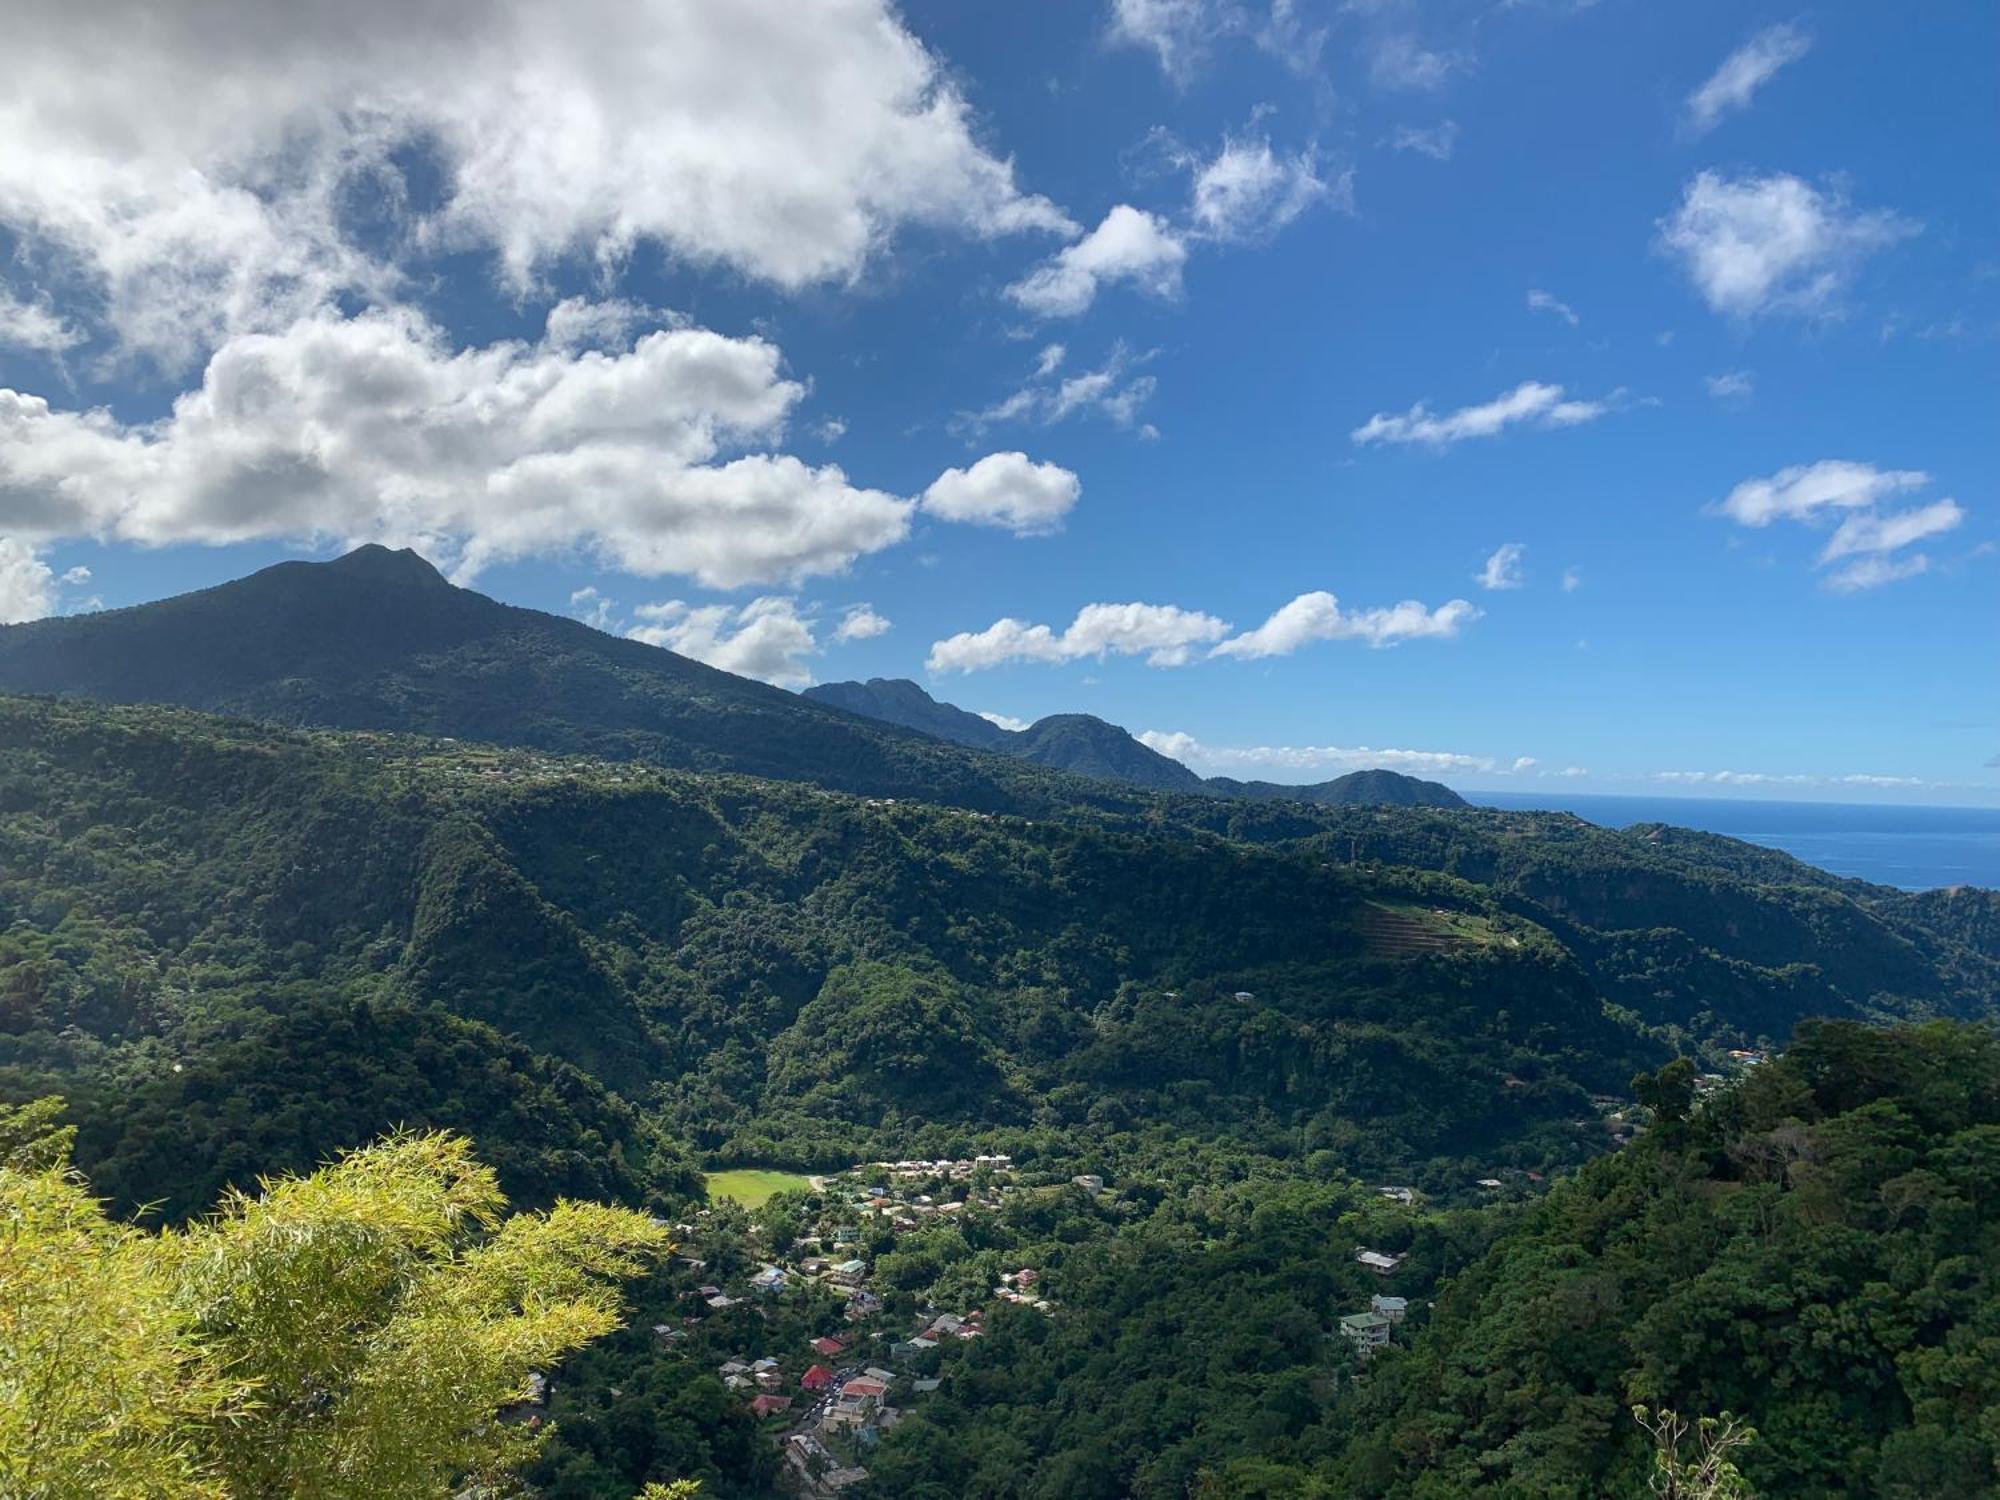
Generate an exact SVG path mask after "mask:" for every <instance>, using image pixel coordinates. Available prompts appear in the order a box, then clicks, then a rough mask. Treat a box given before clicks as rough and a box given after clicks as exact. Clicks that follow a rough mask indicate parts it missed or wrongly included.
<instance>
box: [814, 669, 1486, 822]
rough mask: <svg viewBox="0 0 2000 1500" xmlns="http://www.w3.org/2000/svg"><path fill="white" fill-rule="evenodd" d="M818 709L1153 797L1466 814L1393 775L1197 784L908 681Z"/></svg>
mask: <svg viewBox="0 0 2000 1500" xmlns="http://www.w3.org/2000/svg"><path fill="white" fill-rule="evenodd" d="M805 696H806V697H808V698H811V699H814V700H815V701H817V702H820V703H826V704H831V705H832V706H833V707H835V708H844V709H846V710H847V711H848V712H849V713H855V714H861V715H863V716H865V717H867V718H871V719H880V720H882V721H883V722H884V723H888V724H900V725H902V726H903V727H904V728H906V729H918V730H922V731H923V732H924V733H925V734H933V735H936V736H937V737H938V738H940V739H946V740H953V741H955V742H957V743H958V744H961V745H970V746H973V747H975V748H977V749H980V750H998V751H1001V752H1003V753H1005V754H1008V755H1016V756H1019V757H1020V758H1021V759H1022V760H1027V761H1033V762H1034V763H1035V764H1036V765H1038V766H1049V767H1052V768H1053V769H1055V770H1058V771H1070V772H1073V773H1075V774H1076V775H1079V776H1094V777H1098V778H1101V779H1103V780H1106V781H1122V782H1125V783H1126V784H1128V785H1130V786H1139V787H1147V788H1150V789H1152V790H1155V791H1165V792H1194V793H1200V794H1205V795H1207V796H1210V797H1242V798H1247V799H1251V800H1254V801H1264V802H1311V803H1318V804H1320V805H1322V806H1328V807H1340V806H1353V805H1360V804H1367V805H1370V806H1377V807H1464V806H1465V805H1466V802H1465V799H1464V798H1462V797H1460V796H1459V795H1458V793H1456V792H1454V791H1453V790H1452V789H1451V788H1450V787H1447V786H1441V785H1439V784H1438V783H1437V782H1435V781H1422V780H1419V779H1418V778H1416V777H1414V776H1405V775H1403V774H1401V773H1400V772H1397V771H1387V770H1367V771H1354V772H1351V773H1350V774H1348V775H1346V776H1338V777H1335V778H1334V779H1333V780H1332V781H1321V782H1316V783H1313V784H1310V785H1305V786H1291V785H1286V784H1283V783H1280V782H1274V781H1237V780H1234V779H1232V778H1230V777H1227V776H1208V777H1203V776H1197V775H1196V774H1195V773H1194V772H1193V771H1190V770H1189V769H1188V768H1187V767H1186V766H1184V765H1182V764H1181V763H1180V762H1179V761H1177V760H1174V759H1172V758H1171V757H1169V756H1165V755H1162V754H1161V753H1160V752H1159V751H1157V750H1155V749H1153V748H1152V747H1151V746H1150V745H1147V744H1145V743H1143V742H1142V741H1140V740H1139V739H1137V738H1135V737H1134V736H1133V735H1131V734H1130V733H1128V732H1127V731H1125V730H1123V729H1120V728H1119V727H1118V726H1117V725H1115V724H1107V723H1106V722H1105V721H1104V720H1102V719H1099V718H1095V717H1093V716H1092V715H1090V714H1050V715H1049V716H1048V717H1046V718H1042V719H1037V720H1036V721H1035V722H1034V723H1032V724H1030V725H1029V726H1028V727H1027V728H1025V729H1007V728H1004V727H1002V726H1001V725H998V724H995V723H993V722H992V721H991V720H989V719H986V718H983V717H981V716H980V715H978V714H974V713H967V712H966V711H965V710H964V709H962V708H959V707H956V706H955V705H953V704H950V703H940V702H939V701H938V700H937V699H935V698H933V697H931V695H930V694H929V693H927V692H925V691H924V690H923V688H921V687H920V686H918V685H917V684H916V683H914V682H911V681H910V680H909V679H908V678H906V677H871V678H869V679H868V681H866V682H825V683H821V684H819V685H818V686H817V687H810V688H807V689H806V690H805Z"/></svg>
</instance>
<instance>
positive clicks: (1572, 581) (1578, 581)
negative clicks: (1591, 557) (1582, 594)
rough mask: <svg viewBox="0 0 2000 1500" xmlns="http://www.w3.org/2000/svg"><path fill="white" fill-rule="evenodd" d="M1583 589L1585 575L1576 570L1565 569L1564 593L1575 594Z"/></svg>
mask: <svg viewBox="0 0 2000 1500" xmlns="http://www.w3.org/2000/svg"><path fill="white" fill-rule="evenodd" d="M1582 587H1583V574H1582V573H1580V572H1578V571H1577V570H1576V569H1575V568H1564V569H1563V592H1564V593H1565V594H1574V593H1575V592H1576V591H1577V590H1578V589H1580V588H1582Z"/></svg>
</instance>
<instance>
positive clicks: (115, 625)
mask: <svg viewBox="0 0 2000 1500" xmlns="http://www.w3.org/2000/svg"><path fill="white" fill-rule="evenodd" d="M911 686H912V688H914V684H912V685H911ZM915 691H916V692H917V694H918V696H919V697H921V696H923V695H922V692H921V689H916V690H915ZM0 692H14V693H44V694H55V695H60V696H66V697H79V698H90V699H96V700H99V701H103V702H111V703H171V704H179V705H181V706H183V707H186V708H198V709H205V710H208V711H211V712H216V713H225V714H234V715H237V716H239V717H243V718H253V719H262V720H266V721H269V722H273V723H279V724H293V725H318V726H324V727H328V728H337V729H364V730H376V731H394V732H403V733H414V734H429V735H439V736H449V737H452V738H455V739H461V740H478V741H482V742H485V743H490V744H500V745H518V746H529V747H533V748H536V749H542V750H553V751H563V752H571V753H578V754H587V755H595V756H602V757H606V758H612V759H619V760H641V761H647V762H650V763H652V764H655V765H662V766H671V767H675V768H678V769H684V770H713V771H741V772H745V773H748V774H750V775H756V776H771V777H778V778H782V779H785V780H793V781H811V782H815V783H817V784H819V785H822V786H828V787H835V788H838V789H840V790H843V791H853V792H865V793H868V794H870V795H874V796H887V797H916V798H921V799H923V800H926V801H933V802H944V803H950V804H952V805H955V806H962V807H976V808H981V809H985V810H989V811H1010V812H1024V813H1048V812H1051V811H1054V810H1056V809H1057V808H1059V807H1062V806H1066V805H1069V804H1070V803H1072V802H1075V801H1077V800H1079V799H1088V798H1090V797H1092V796H1093V795H1094V796H1096V797H1098V798H1099V799H1104V798H1109V799H1111V800H1113V801H1116V800H1118V798H1119V793H1118V792H1117V791H1116V790H1115V789H1114V788H1112V787H1102V786H1101V787H1099V788H1097V789H1096V791H1095V792H1094V793H1093V792H1092V791H1091V790H1089V789H1087V788H1081V787H1078V786H1076V785H1071V784H1065V783H1064V782H1063V780H1062V779H1061V778H1057V777H1051V776H1050V775H1048V774H1046V772H1045V771H1041V770H1038V769H1037V767H1046V768H1053V769H1055V770H1057V771H1071V772H1075V773H1078V774H1081V775H1085V776H1089V777H1093V778H1102V779H1106V780H1108V781H1110V782H1112V783H1122V784H1124V785H1129V786H1137V787H1141V788H1147V789H1156V790H1179V791H1187V792H1204V791H1206V792H1213V791H1215V790H1216V788H1212V787H1207V786H1205V785H1204V784H1203V783H1202V782H1201V780H1200V778H1199V777H1197V776H1195V775H1194V773H1193V772H1191V771H1189V770H1187V769H1186V768H1185V767H1184V766H1181V765H1179V764H1178V763H1177V762H1174V761H1170V760H1168V759H1167V758H1166V757H1164V756H1160V755H1155V754H1154V753H1153V752H1152V751H1150V750H1148V749H1146V747H1145V746H1143V745H1141V744H1139V743H1138V742H1137V741H1136V740H1132V739H1131V738H1130V737H1129V736H1126V735H1124V733H1123V731H1120V730H1114V729H1112V728H1111V727H1110V726H1109V725H1104V724H1100V723H1099V722H1098V721H1096V720H1081V719H1079V720H1078V723H1077V725H1075V726H1068V725H1065V724H1061V723H1058V721H1054V720H1050V721H1045V723H1046V724H1048V725H1049V726H1051V727H1050V728H1049V729H1048V732H1047V734H1046V735H1045V736H1042V737H1041V738H1040V739H1038V740H1036V741H1035V742H1034V743H1036V744H1038V745H1042V746H1043V748H1042V749H1041V750H1040V752H1039V753H1034V754H1027V755H1020V754H1017V753H1014V751H1013V746H1012V745H1011V743H1003V742H1001V741H998V740H996V741H993V742H991V743H989V744H980V743H979V742H978V741H977V740H974V739H971V738H968V735H967V734H966V732H965V731H964V726H963V724H962V722H961V721H962V720H965V719H971V720H973V721H975V722H976V723H978V724H981V725H985V724H986V721H985V720H983V719H979V718H977V716H976V715H971V714H959V713H958V711H957V710H950V709H947V708H945V706H944V705H938V704H933V705H932V708H933V709H935V710H937V713H936V715H935V716H934V719H933V721H932V722H908V721H907V719H906V718H905V717H899V716H897V715H895V714H889V715H886V716H885V715H883V714H879V713H871V714H866V715H865V716H862V715H857V714H855V713H851V712H840V711H837V710H836V709H835V708H833V707H830V706H828V705H827V704H825V703H822V702H818V701H810V700H808V699H806V698H802V697H800V696H799V695H798V694H795V693H789V692H785V691H783V690H782V689H779V688H774V687H769V686H767V685H765V684H764V683H760V682H753V681H751V680H750V679H748V678H744V677H738V676H735V675H734V674H732V673H729V672H723V671H718V670H717V669H715V668H713V667H709V666H704V665H703V664H702V663H700V662H696V661H691V660H689V659H688V658H686V657H684V656H680V655H677V654H676V653H674V652H672V651H667V650H663V649H661V648H660V647H657V646H649V645H646V644H644V643H643V642H640V641H633V640H626V639H624V638H622V637H619V636H613V635H608V634H606V633H605V632H603V631H600V630H595V629H592V628H591V627H590V626H588V625H585V624H583V623H581V622H580V621H577V620H569V619H564V618H562V617H560V616H557V615H551V614H546V613H543V612H542V611H539V610H532V609H521V608H517V607H515V606H512V605H506V604H501V603H498V602H497V601H495V600H492V599H489V598H487V597H486V596H485V595H483V594H479V593H475V592H474V591H472V590H470V589H465V588H459V587H456V586H454V585H453V584H451V583H450V582H449V581H447V580H446V579H445V578H444V577H443V575H442V574H440V573H439V572H438V571H437V570H436V569H435V568H434V567H432V566H431V565H430V564H429V563H428V562H426V561H425V560H424V559H423V558H421V557H419V556H418V555H417V554H416V553H414V552H411V551H408V550H404V551H390V550H389V549H388V548H385V547H379V546H365V547H361V548H358V549H356V550H355V551H353V552H350V553H348V554H347V555H346V556H344V557H341V558H338V559H336V560H335V561H332V562H327V563H310V562H287V563H279V564H277V565H276V566H274V567H269V568H265V569H263V570H262V571H261V572H258V573H254V574H252V575H251V576H249V577H247V578H241V579H237V580H236V581H234V582H231V583H225V584H221V585H219V586H217V587H215V588H209V589H203V590H200V591H198V592H195V593H191V594H182V595H179V596H177V597H175V598H171V599H163V600H159V601H157V602H155V603H150V604H142V605H137V606H134V607H132V608H128V609H114V610H105V611H103V612H101V613H96V614H86V615H72V616H65V617H62V618H57V619H47V620H38V621H35V622H33V623H31V624H26V625H13V626H0ZM841 707H842V708H845V707H848V705H846V704H842V705H841ZM954 715H956V717H953V716H954ZM1082 726H1095V727H1094V728H1084V727H1082ZM987 727H988V728H992V726H987ZM1042 727H1043V726H1041V725H1038V726H1036V728H1037V729H1038V730H1039V729H1041V728H1042ZM913 731H915V732H913ZM994 732H995V733H996V734H999V733H1002V731H998V730H995V731H994ZM1043 741H1046V744H1043ZM1120 741H1122V743H1118V742H1120ZM961 746H971V747H975V748H978V749H983V750H990V751H994V752H1005V753H994V754H990V755H969V754H967V753H965V751H964V750H963V749H961V748H959V747H961ZM1029 762H1033V763H1034V764H1032V765H1031V764H1029ZM1385 774H1386V773H1385ZM1403 782H1404V778H1393V780H1392V781H1390V782H1383V781H1382V780H1381V779H1380V778H1379V777H1378V778H1377V779H1376V780H1375V781H1374V782H1372V783H1370V786H1371V788H1372V793H1373V795H1372V796H1370V797H1364V798H1330V799H1326V800H1380V801H1388V800H1399V801H1411V802H1429V803H1432V804H1433V805H1449V804H1448V803H1441V802H1437V801H1436V798H1437V797H1438V795H1440V794H1441V795H1442V797H1444V798H1451V794H1450V793H1449V792H1446V791H1445V789H1444V788H1442V787H1437V788H1429V787H1427V786H1424V785H1423V784H1420V783H1417V782H1414V781H1411V782H1408V785H1407V788H1406V787H1404V785H1403ZM1335 785H1338V783H1335ZM1420 787H1422V788H1423V795H1419V794H1418V791H1417V789H1418V788H1420ZM1286 790H1289V789H1286ZM1312 790H1313V789H1309V788H1308V789H1301V791H1302V792H1303V793H1310V792H1311V791H1312ZM1405 791H1407V792H1408V795H1407V796H1405V795H1402V794H1403V793H1404V792H1405ZM1303 800H1318V799H1315V798H1313V797H1311V796H1310V795H1306V796H1305V797H1304V799H1303ZM1452 800H1453V801H1455V799H1452ZM1125 802H1126V805H1132V804H1131V802H1130V799H1125Z"/></svg>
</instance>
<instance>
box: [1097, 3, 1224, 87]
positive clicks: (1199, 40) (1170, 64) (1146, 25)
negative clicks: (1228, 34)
mask: <svg viewBox="0 0 2000 1500" xmlns="http://www.w3.org/2000/svg"><path fill="white" fill-rule="evenodd" d="M1214 30H1215V20H1214V17H1213V16H1212V15H1211V13H1210V11H1209V7H1208V5H1207V3H1206V0H1111V31H1110V36H1111V40H1112V41H1113V42H1119V43H1124V44H1125V45H1127V46H1133V47H1143V48H1145V49H1147V50H1148V51H1150V52H1152V53H1153V55H1154V56H1155V57H1157V58H1158V59H1159V63H1160V69H1161V71H1162V72H1164V73H1165V74H1166V75H1167V76H1168V77H1169V78H1177V79H1185V78H1186V77H1187V76H1188V75H1189V73H1190V72H1191V71H1192V70H1193V68H1194V66H1195V64H1196V62H1198V61H1199V60H1200V58H1201V55H1202V53H1203V52H1204V51H1205V50H1206V48H1207V45H1208V42H1209V40H1210V38H1211V37H1212V35H1213V34H1214Z"/></svg>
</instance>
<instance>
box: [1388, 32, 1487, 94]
mask: <svg viewBox="0 0 2000 1500" xmlns="http://www.w3.org/2000/svg"><path fill="white" fill-rule="evenodd" d="M1470 66H1471V61H1470V59H1468V58H1466V57H1465V56H1463V55H1462V54H1459V53H1454V52H1436V51H1433V50H1431V49H1430V48H1428V47H1425V46H1423V45H1422V44H1421V43H1419V42H1418V41H1417V39H1416V38H1415V37H1411V36H1405V35H1401V34H1397V35H1394V36H1388V37H1384V38H1383V39H1382V40H1381V42H1379V43H1377V44H1376V47H1375V53H1374V56H1373V57H1372V58H1371V59H1370V61H1369V65H1368V76H1369V77H1370V78H1371V79H1372V80H1374V82H1375V84H1376V85H1377V87H1380V88H1390V89H1408V90H1411V91H1413V92H1425V91H1428V90H1431V89H1437V88H1442V87H1443V86H1444V85H1445V83H1446V82H1447V81H1448V80H1449V79H1450V78H1451V76H1452V74H1454V73H1458V72H1462V71H1464V70H1465V69H1466V68H1468V67H1470Z"/></svg>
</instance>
